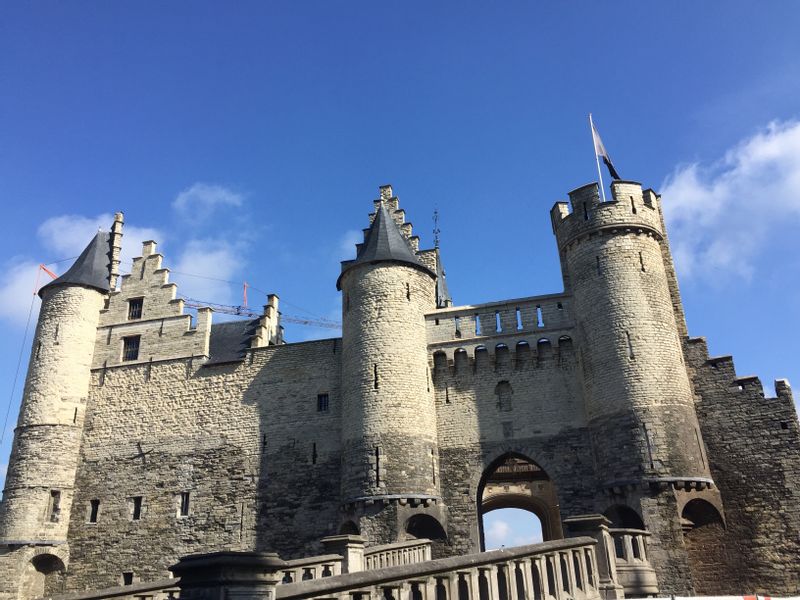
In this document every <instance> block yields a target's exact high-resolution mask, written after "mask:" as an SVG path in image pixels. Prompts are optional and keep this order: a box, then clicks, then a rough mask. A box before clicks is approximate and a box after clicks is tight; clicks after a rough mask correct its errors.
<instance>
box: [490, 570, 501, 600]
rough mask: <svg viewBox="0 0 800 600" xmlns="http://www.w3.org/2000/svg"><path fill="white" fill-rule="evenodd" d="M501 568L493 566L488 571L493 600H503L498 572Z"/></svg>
mask: <svg viewBox="0 0 800 600" xmlns="http://www.w3.org/2000/svg"><path fill="white" fill-rule="evenodd" d="M499 568H500V567H499V566H498V565H492V566H491V567H490V568H489V570H488V575H489V595H490V596H491V600H501V597H500V582H499V580H498V578H497V571H498V569H499Z"/></svg>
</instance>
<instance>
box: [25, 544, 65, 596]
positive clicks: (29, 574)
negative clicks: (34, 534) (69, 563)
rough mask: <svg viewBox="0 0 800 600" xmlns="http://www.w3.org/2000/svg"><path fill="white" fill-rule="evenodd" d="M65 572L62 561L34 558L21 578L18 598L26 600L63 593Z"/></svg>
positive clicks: (45, 556)
mask: <svg viewBox="0 0 800 600" xmlns="http://www.w3.org/2000/svg"><path fill="white" fill-rule="evenodd" d="M65 570H66V569H65V567H64V563H63V561H62V560H61V559H60V558H58V557H57V556H54V555H52V554H38V555H36V556H34V557H33V558H32V559H31V560H30V562H29V563H28V566H27V568H26V569H25V573H24V574H23V576H22V581H21V586H20V598H22V599H25V600H27V599H29V598H41V597H42V596H53V595H56V594H59V593H61V592H63V591H64V575H65Z"/></svg>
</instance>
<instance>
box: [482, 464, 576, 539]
mask: <svg viewBox="0 0 800 600" xmlns="http://www.w3.org/2000/svg"><path fill="white" fill-rule="evenodd" d="M509 508H514V509H520V510H524V511H528V512H529V513H533V515H535V516H536V518H538V520H539V522H540V523H541V532H542V538H543V539H544V541H547V540H553V539H560V538H562V537H563V533H562V530H561V515H560V512H559V508H558V494H557V490H556V487H555V484H554V483H553V482H552V480H551V479H550V477H549V476H548V475H547V473H546V472H545V470H544V469H543V468H542V467H540V466H539V465H538V464H536V463H535V462H534V461H533V460H531V459H530V458H528V457H526V456H523V455H521V454H516V453H507V454H504V455H503V456H501V457H500V458H498V459H497V460H495V461H494V462H493V463H492V464H491V465H489V467H488V468H487V469H486V471H485V472H484V473H483V477H482V478H481V483H480V485H479V486H478V516H479V529H480V542H481V549H482V550H483V549H485V548H486V531H485V530H484V526H485V523H484V515H486V514H487V513H490V512H492V511H496V510H499V509H509Z"/></svg>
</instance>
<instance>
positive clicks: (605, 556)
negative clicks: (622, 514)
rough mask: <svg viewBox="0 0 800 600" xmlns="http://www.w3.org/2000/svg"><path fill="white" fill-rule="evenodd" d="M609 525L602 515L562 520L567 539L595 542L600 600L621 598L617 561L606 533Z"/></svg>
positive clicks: (610, 540) (609, 536) (621, 588)
mask: <svg viewBox="0 0 800 600" xmlns="http://www.w3.org/2000/svg"><path fill="white" fill-rule="evenodd" d="M610 524H611V521H609V520H608V519H607V518H606V517H604V516H603V515H578V516H575V517H570V518H568V519H564V526H565V527H566V533H567V537H579V536H583V535H586V536H589V537H593V538H594V539H595V540H596V543H595V557H596V561H597V565H596V566H597V585H598V590H599V591H600V596H601V597H602V598H606V599H609V598H622V597H623V595H624V591H623V587H622V586H621V585H620V584H619V581H618V579H617V561H616V555H615V554H614V551H613V550H614V545H613V540H612V539H611V534H610V533H609V531H608V526H609V525H610Z"/></svg>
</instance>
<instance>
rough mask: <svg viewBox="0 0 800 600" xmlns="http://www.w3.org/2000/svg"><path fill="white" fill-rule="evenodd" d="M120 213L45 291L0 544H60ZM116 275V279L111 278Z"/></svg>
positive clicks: (8, 481)
mask: <svg viewBox="0 0 800 600" xmlns="http://www.w3.org/2000/svg"><path fill="white" fill-rule="evenodd" d="M121 228H122V215H121V214H118V215H117V218H116V220H115V222H114V227H113V229H112V232H111V233H109V232H100V233H98V234H97V235H96V236H95V238H94V239H93V240H92V242H91V243H90V244H89V245H88V246H87V247H86V249H85V250H84V251H83V253H82V254H81V255H80V257H78V259H77V261H76V262H75V264H74V265H73V266H72V267H71V268H70V269H69V270H68V271H67V272H66V273H64V274H63V275H62V276H61V277H59V278H57V279H55V280H54V281H52V282H50V283H49V284H47V285H45V286H44V287H42V289H41V290H40V291H39V295H40V296H41V298H42V304H41V309H40V312H39V320H38V324H37V327H36V333H35V335H34V339H33V349H32V351H31V357H30V362H29V366H28V375H27V379H26V381H25V389H24V392H23V397H22V405H21V407H20V414H19V419H18V422H17V427H16V429H15V432H14V442H13V446H12V450H11V459H10V461H9V466H8V474H7V476H6V481H5V489H4V491H3V498H4V500H3V503H2V508H1V509H0V544H13V545H23V546H24V545H27V544H36V545H38V546H41V545H43V544H45V545H46V544H48V543H51V542H52V543H54V544H59V543H63V542H65V541H66V539H67V527H68V525H69V516H70V508H71V506H72V496H73V486H74V482H75V471H76V467H77V462H78V455H79V451H80V441H81V432H82V429H83V420H84V411H85V409H86V400H87V396H88V395H89V384H90V378H91V364H92V357H93V354H94V346H95V339H96V335H97V325H98V321H99V317H100V311H101V310H102V309H103V305H104V300H105V297H106V294H107V293H108V291H109V289H110V286H111V279H114V278H115V277H116V265H117V264H118V259H119V242H120V238H121V236H122V234H121ZM112 274H113V275H112Z"/></svg>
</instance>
